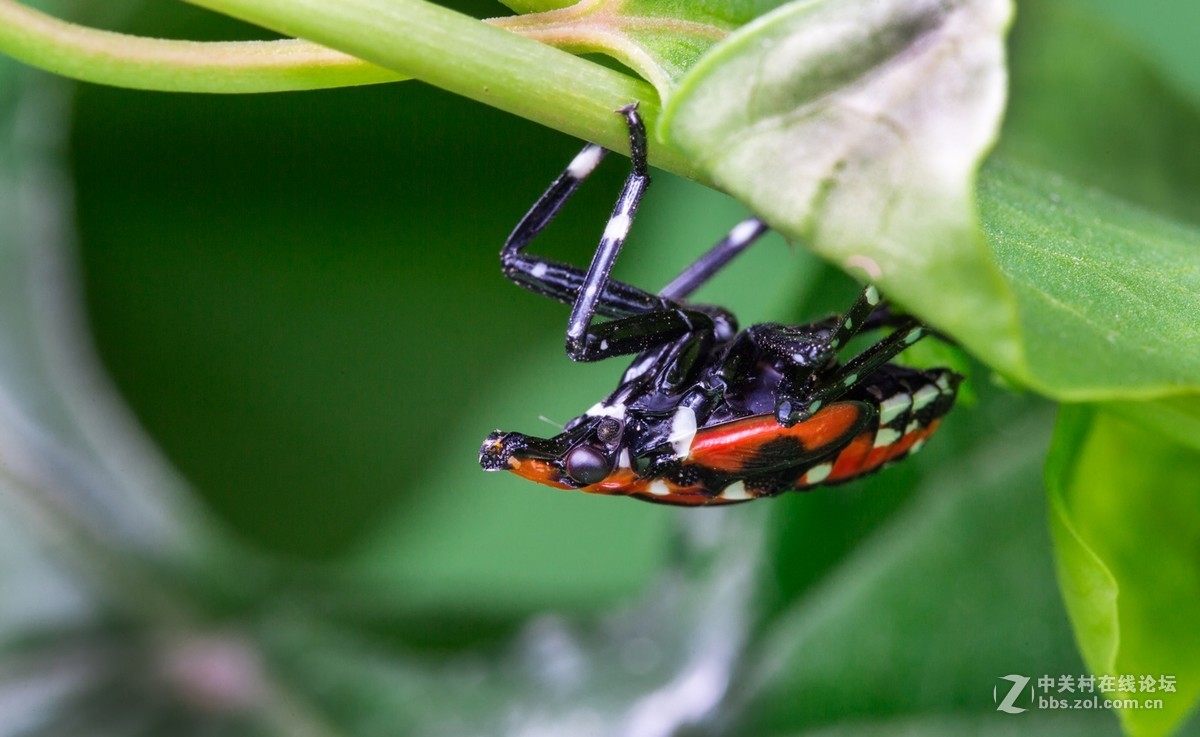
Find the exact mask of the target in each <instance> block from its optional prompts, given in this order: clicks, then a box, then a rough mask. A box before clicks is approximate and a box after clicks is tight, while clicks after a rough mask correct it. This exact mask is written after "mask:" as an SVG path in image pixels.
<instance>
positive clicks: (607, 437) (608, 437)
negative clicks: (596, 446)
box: [596, 417, 624, 444]
mask: <svg viewBox="0 0 1200 737" xmlns="http://www.w3.org/2000/svg"><path fill="white" fill-rule="evenodd" d="M622 429H624V425H622V424H621V421H620V420H618V419H615V418H613V417H605V418H604V419H603V420H600V424H599V425H597V426H596V437H597V438H598V439H599V440H600V442H602V443H605V444H609V443H611V442H612V441H614V440H616V439H617V437H618V436H620V434H621V430H622Z"/></svg>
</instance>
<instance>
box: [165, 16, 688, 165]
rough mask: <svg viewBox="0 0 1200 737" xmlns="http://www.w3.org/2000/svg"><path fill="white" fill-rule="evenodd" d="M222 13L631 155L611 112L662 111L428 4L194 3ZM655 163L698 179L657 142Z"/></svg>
mask: <svg viewBox="0 0 1200 737" xmlns="http://www.w3.org/2000/svg"><path fill="white" fill-rule="evenodd" d="M189 2H192V3H193V4H195V5H200V6H203V7H205V8H209V9H211V10H215V11H217V12H220V13H225V14H227V15H232V16H235V17H238V18H242V19H244V20H247V21H250V22H251V23H256V24H258V25H262V26H265V27H267V28H270V29H272V30H275V31H279V32H281V33H284V34H287V35H289V36H299V37H301V38H306V39H309V40H310V41H314V42H316V43H319V44H321V45H323V46H328V47H330V48H335V49H338V50H340V51H344V52H346V53H348V54H351V55H353V56H356V57H359V58H361V59H366V60H367V61H370V62H373V63H375V64H378V65H380V66H383V67H386V68H388V69H393V70H395V71H397V72H400V73H402V74H407V75H411V76H412V77H415V78H416V79H420V80H422V81H425V82H428V83H429V84H432V85H435V86H437V87H441V88H442V89H445V90H448V91H450V92H454V93H456V94H459V95H463V96H464V97H469V98H471V99H473V100H478V101H479V102H482V103H484V104H487V105H491V106H492V107H496V108H499V109H501V110H507V111H508V112H511V113H514V114H516V115H520V116H521V117H523V118H528V119H529V120H533V121H536V122H539V123H542V124H543V125H547V126H549V127H551V128H555V129H557V130H560V131H563V132H564V133H568V134H570V135H573V136H577V137H579V138H584V139H587V140H591V141H595V142H596V143H599V144H600V145H602V146H604V147H606V148H610V149H614V150H618V151H628V141H627V134H626V131H625V126H624V125H623V124H622V122H621V119H620V117H619V116H617V115H614V114H613V113H614V111H615V110H616V109H617V108H619V107H621V106H623V105H626V104H628V103H630V102H632V101H635V100H637V101H640V102H641V103H642V107H641V110H642V114H643V116H644V117H645V118H646V119H647V122H648V123H650V127H651V129H652V130H653V121H654V120H655V119H656V118H657V116H658V114H659V112H660V105H659V101H658V95H657V94H656V93H655V91H654V88H653V87H651V86H650V85H649V84H647V83H646V82H643V81H641V80H638V79H634V78H632V77H629V76H627V75H625V74H621V73H620V72H616V71H613V70H611V69H606V68H604V67H602V66H600V65H599V64H595V63H592V62H589V61H586V60H584V59H580V58H578V57H575V56H572V55H570V54H568V53H566V52H563V51H559V50H558V49H555V48H552V47H550V46H546V45H544V44H541V43H538V42H536V41H532V40H530V39H527V38H523V37H521V36H518V35H516V34H513V33H510V32H508V31H505V30H501V29H499V28H494V27H492V26H489V25H487V24H485V23H482V22H480V21H478V20H476V19H474V18H470V17H468V16H465V15H462V14H460V13H456V12H454V11H452V10H448V9H446V8H443V7H440V6H438V5H434V4H432V3H428V2H423V1H422V0H338V1H337V2H329V1H328V0H189ZM650 154H651V160H652V162H653V163H654V164H655V165H656V166H659V167H662V168H664V169H667V170H670V171H673V172H675V173H677V174H681V175H683V176H687V177H690V178H693V179H698V178H700V175H699V174H698V173H697V172H696V171H695V170H694V169H693V168H692V165H691V164H690V162H689V161H688V160H687V158H686V157H685V156H684V155H683V153H682V152H681V151H679V150H678V149H677V148H675V147H674V146H671V145H670V144H668V143H666V142H664V141H661V140H658V141H656V142H655V145H653V146H651V147H650Z"/></svg>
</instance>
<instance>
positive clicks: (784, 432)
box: [684, 402, 875, 476]
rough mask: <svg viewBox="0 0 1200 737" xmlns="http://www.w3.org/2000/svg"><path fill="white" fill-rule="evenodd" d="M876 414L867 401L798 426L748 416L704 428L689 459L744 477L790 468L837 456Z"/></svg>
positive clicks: (835, 406)
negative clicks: (825, 457)
mask: <svg viewBox="0 0 1200 737" xmlns="http://www.w3.org/2000/svg"><path fill="white" fill-rule="evenodd" d="M874 416H875V411H874V409H872V407H871V406H870V405H869V404H866V403H865V402H837V403H835V404H831V405H829V406H828V407H826V408H825V409H823V410H821V411H820V412H818V413H817V414H815V415H813V416H812V417H811V418H809V419H807V420H805V421H804V422H800V423H797V424H795V425H793V426H792V427H784V426H782V425H780V424H779V423H778V422H776V421H775V417H774V416H772V415H755V416H753V417H746V418H744V419H741V420H735V421H733V422H726V423H724V424H722V425H715V426H713V427H706V428H704V429H702V430H700V431H699V432H698V433H696V438H695V440H694V441H693V442H692V449H691V452H690V453H689V454H688V456H687V458H685V459H684V461H685V463H697V464H700V465H703V466H705V467H707V468H711V469H714V470H716V471H723V472H725V473H730V474H734V475H738V476H749V475H753V474H759V473H764V472H767V471H773V470H779V469H784V468H789V467H792V466H796V465H800V464H802V463H808V462H810V461H813V460H817V459H819V458H821V457H824V456H830V455H832V454H835V453H837V451H839V450H841V449H842V448H843V447H845V446H846V445H847V444H848V443H850V441H851V440H853V439H854V436H856V435H858V433H859V432H861V431H862V429H863V428H864V427H866V426H867V424H868V423H870V421H871V419H872V418H873V417H874Z"/></svg>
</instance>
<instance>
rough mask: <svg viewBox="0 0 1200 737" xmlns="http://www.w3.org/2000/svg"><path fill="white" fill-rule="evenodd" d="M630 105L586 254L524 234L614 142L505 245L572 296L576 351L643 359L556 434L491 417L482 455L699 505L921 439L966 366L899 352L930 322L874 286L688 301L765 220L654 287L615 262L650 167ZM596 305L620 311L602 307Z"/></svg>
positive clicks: (888, 457)
mask: <svg viewBox="0 0 1200 737" xmlns="http://www.w3.org/2000/svg"><path fill="white" fill-rule="evenodd" d="M618 112H619V113H620V114H621V115H623V116H624V118H625V122H626V124H627V126H628V128H629V141H630V149H631V160H632V163H633V167H632V171H631V172H630V174H629V176H628V178H627V179H626V180H625V185H624V187H623V189H622V190H621V194H620V196H619V197H618V198H617V202H616V205H615V207H614V209H613V213H612V216H611V217H610V219H609V221H608V224H607V226H606V227H605V230H604V235H603V237H602V238H601V239H600V244H599V246H598V247H597V249H596V253H595V256H594V257H593V259H592V262H591V265H590V266H589V268H588V269H587V270H586V271H583V270H582V269H579V268H577V267H574V266H570V265H567V264H562V263H558V262H555V261H550V260H547V259H544V258H540V257H538V256H534V255H530V254H528V253H526V247H527V246H528V245H529V243H530V242H531V241H532V240H533V239H534V238H535V237H536V236H537V235H538V234H539V233H540V232H541V231H542V230H543V229H544V228H545V227H546V225H547V224H549V222H550V221H551V219H552V218H553V217H554V216H555V215H556V214H557V213H558V212H559V210H560V209H561V208H562V207H563V205H564V204H565V203H566V202H567V200H568V199H569V198H570V197H571V195H572V194H573V193H574V192H575V190H576V188H577V187H578V186H579V184H580V182H582V181H583V180H584V179H585V178H586V177H587V176H588V175H589V174H591V172H592V171H593V170H595V168H596V167H597V166H598V165H599V164H600V162H601V160H602V159H603V158H604V157H605V156H606V155H607V153H608V151H607V150H605V149H604V148H601V147H600V146H598V145H596V144H588V145H587V146H585V147H584V148H583V150H582V151H580V153H579V154H578V155H577V156H576V157H575V158H574V159H573V160H572V161H571V163H570V165H569V166H568V167H567V169H566V170H565V171H564V172H563V173H562V174H561V175H559V177H558V178H557V179H556V180H555V181H554V182H553V183H552V184H551V185H550V187H549V189H547V190H546V192H545V193H544V194H543V195H542V196H541V198H539V199H538V200H537V202H536V203H534V205H533V207H532V208H531V209H530V210H529V212H528V213H526V215H525V217H524V218H523V219H522V220H521V221H520V223H519V224H518V225H517V227H516V229H515V230H513V232H512V235H510V236H509V238H508V240H507V241H506V242H505V244H504V248H503V250H502V251H501V254H500V258H501V264H502V268H503V272H504V275H505V276H506V277H507V278H509V279H510V280H512V281H514V282H516V283H517V284H518V285H520V286H522V287H525V288H526V289H529V290H531V291H533V292H536V293H538V294H541V295H544V296H546V297H550V298H552V299H556V300H558V301H560V302H564V303H566V304H569V305H571V315H570V318H569V320H568V321H567V334H566V348H567V355H568V356H570V358H572V359H573V360H576V361H598V360H601V359H605V358H610V357H613V356H625V355H634V356H635V357H634V359H633V363H632V364H631V365H630V366H629V368H628V369H626V370H625V372H624V374H623V375H622V376H621V380H620V383H619V384H618V385H617V388H616V390H614V391H613V392H612V393H611V394H610V395H608V397H607V398H605V399H604V400H603V401H601V402H598V403H597V404H596V405H595V406H593V407H592V408H591V409H589V410H587V411H586V412H585V413H584V414H582V415H580V416H578V417H576V418H575V419H573V420H571V421H570V422H569V423H567V425H566V426H565V427H564V429H563V432H562V433H561V434H559V435H556V436H554V437H552V438H538V437H532V436H529V435H524V434H521V433H517V432H500V431H498V430H497V431H496V432H494V433H492V434H491V435H489V436H488V437H487V439H486V440H485V441H484V443H483V447H482V448H481V449H480V453H479V463H480V465H481V466H483V468H484V469H486V470H488V471H511V472H513V473H516V474H517V475H519V476H523V477H524V478H526V479H529V480H531V481H536V482H538V483H541V484H546V485H548V486H553V487H557V488H560V489H579V490H581V491H585V492H589V493H594V494H611V495H624V496H631V497H635V498H638V499H642V500H645V501H650V502H658V503H663V504H674V505H682V506H703V505H715V504H728V503H735V502H744V501H748V500H751V499H757V498H759V497H766V496H776V495H778V494H780V493H782V492H784V491H788V490H804V489H808V488H811V487H814V486H818V485H831V484H838V483H842V482H846V481H850V480H852V479H856V478H860V477H862V476H865V475H867V474H870V473H872V472H874V471H877V470H879V469H881V468H883V467H884V466H886V465H888V464H889V463H893V462H895V461H898V460H900V459H902V458H904V457H905V456H907V455H909V454H911V453H915V452H916V451H917V450H919V449H920V447H921V445H922V444H924V442H925V441H926V439H927V438H928V437H929V436H930V435H932V434H933V432H934V431H935V430H936V429H937V427H938V424H939V422H940V420H941V418H942V416H943V415H945V414H946V413H947V412H948V411H949V410H950V408H951V406H952V405H953V404H954V399H955V396H956V393H957V389H958V384H959V382H960V381H961V380H962V377H960V376H959V375H957V374H956V373H954V372H953V371H950V370H948V369H931V370H918V369H913V368H908V367H905V366H900V365H897V364H893V363H890V361H891V360H892V359H893V358H895V357H896V355H897V354H899V353H900V352H901V351H902V350H903V349H904V348H906V347H907V346H909V345H911V344H912V343H914V342H916V341H917V340H919V339H920V338H922V337H923V336H925V335H926V334H927V332H928V330H927V328H925V327H924V326H923V325H922V324H920V323H919V322H917V321H916V320H914V319H913V318H911V317H904V316H897V315H895V314H894V313H893V312H892V311H891V310H890V309H889V308H888V306H887V305H886V303H885V302H884V301H883V299H882V298H881V296H880V294H879V292H878V291H877V290H876V288H875V287H873V286H868V287H867V288H866V289H865V290H864V291H863V292H862V294H861V295H860V296H859V297H858V299H857V300H856V301H855V302H854V304H853V305H852V306H851V307H850V309H849V310H848V311H847V312H846V314H845V315H844V316H841V317H837V316H834V317H830V318H826V319H824V320H819V321H817V322H813V323H809V324H807V325H779V324H775V323H764V324H759V325H754V326H752V327H749V328H747V329H745V330H739V329H738V326H737V322H736V320H735V319H734V317H733V315H732V314H730V313H729V311H727V310H725V309H723V308H721V307H718V306H713V305H705V304H695V303H691V302H689V301H687V297H688V296H689V295H690V294H692V293H693V292H694V291H695V290H696V289H697V288H698V287H700V286H701V285H702V284H703V283H704V282H705V281H707V280H708V279H709V278H710V277H712V276H713V275H714V274H715V273H716V272H718V271H719V270H720V269H721V268H722V267H724V266H725V265H726V264H728V263H729V262H730V260H732V259H733V258H734V257H735V256H737V255H738V254H739V253H741V252H742V251H743V250H744V249H745V248H747V247H748V246H749V245H750V244H752V243H753V242H754V241H755V240H757V239H758V238H759V237H760V236H761V235H762V234H763V233H764V232H766V230H767V226H766V225H765V224H764V223H763V222H762V221H760V220H758V219H754V218H752V219H749V220H746V221H743V222H741V223H739V224H738V225H737V226H735V227H734V228H733V229H732V230H731V231H730V232H729V234H728V235H727V236H725V238H723V239H722V240H721V241H719V242H718V243H717V244H716V245H714V246H713V247H712V248H711V249H710V250H709V251H708V252H707V253H705V254H704V255H703V256H701V257H700V258H699V259H698V260H697V261H696V262H695V263H693V264H692V265H691V266H689V267H688V268H687V269H685V270H684V271H683V273H681V274H680V275H679V276H678V277H676V278H675V279H674V280H673V281H671V282H670V283H669V284H667V286H665V287H663V288H662V289H661V290H659V292H658V293H657V294H650V293H649V292H646V291H643V290H641V289H639V288H637V287H634V286H631V285H628V284H624V283H622V282H620V281H616V280H614V279H611V278H610V276H609V275H610V273H611V271H612V267H613V264H614V262H615V261H616V258H617V255H618V253H619V251H620V249H621V246H622V243H623V242H624V241H625V238H626V236H627V235H628V233H629V229H630V225H631V224H632V222H633V218H634V215H635V213H636V211H637V208H638V204H639V202H640V201H641V198H642V195H643V193H644V192H645V190H646V187H647V185H648V184H649V181H650V178H649V175H648V170H647V163H646V132H645V128H644V125H643V123H642V121H641V117H640V116H639V115H638V113H637V106H636V104H635V105H630V106H627V107H625V108H622V109H621V110H619V111H618ZM597 314H599V315H602V316H605V317H608V318H611V319H609V320H607V321H604V322H597V321H595V319H594V318H595V317H596V315H597ZM886 327H890V328H892V332H891V333H889V334H888V335H887V336H886V337H884V338H882V339H881V340H879V341H878V342H876V343H875V344H873V345H871V346H870V347H868V348H867V349H865V350H864V351H863V352H862V353H860V354H858V355H856V356H854V357H853V358H852V359H850V360H849V361H847V362H845V363H841V362H839V360H838V351H839V349H841V348H844V347H845V346H846V344H847V343H848V342H849V341H850V339H851V338H853V337H854V336H855V335H856V334H858V333H859V332H860V331H867V330H878V329H881V328H886Z"/></svg>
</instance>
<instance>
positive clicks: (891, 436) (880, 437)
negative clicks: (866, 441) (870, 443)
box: [875, 427, 900, 448]
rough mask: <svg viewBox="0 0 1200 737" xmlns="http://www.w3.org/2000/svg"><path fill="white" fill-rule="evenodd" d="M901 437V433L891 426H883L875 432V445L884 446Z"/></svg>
mask: <svg viewBox="0 0 1200 737" xmlns="http://www.w3.org/2000/svg"><path fill="white" fill-rule="evenodd" d="M899 439H900V433H898V432H896V431H895V430H893V429H892V428H890V427H881V428H879V431H878V432H876V433H875V447H876V448H882V447H884V446H885V445H891V444H892V443H894V442H896V441H897V440H899Z"/></svg>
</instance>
